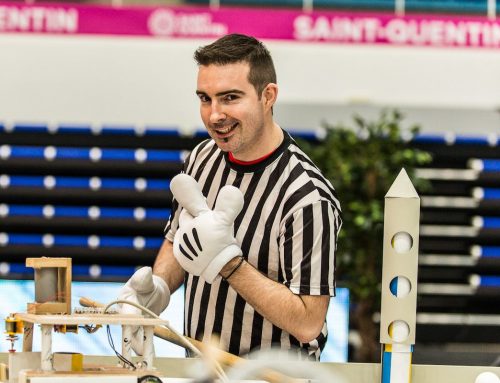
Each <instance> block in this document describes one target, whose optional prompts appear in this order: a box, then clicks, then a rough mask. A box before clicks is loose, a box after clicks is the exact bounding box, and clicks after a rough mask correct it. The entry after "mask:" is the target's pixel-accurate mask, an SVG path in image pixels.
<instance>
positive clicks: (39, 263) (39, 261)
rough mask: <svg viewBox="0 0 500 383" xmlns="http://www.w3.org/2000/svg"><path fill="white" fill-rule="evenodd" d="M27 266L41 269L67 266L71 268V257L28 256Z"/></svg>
mask: <svg viewBox="0 0 500 383" xmlns="http://www.w3.org/2000/svg"><path fill="white" fill-rule="evenodd" d="M26 267H33V268H35V269H39V268H42V267H67V268H71V258H47V257H40V258H26Z"/></svg>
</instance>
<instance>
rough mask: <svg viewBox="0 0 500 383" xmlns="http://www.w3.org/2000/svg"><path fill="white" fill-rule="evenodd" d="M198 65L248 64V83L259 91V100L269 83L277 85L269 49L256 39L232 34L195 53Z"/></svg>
mask: <svg viewBox="0 0 500 383" xmlns="http://www.w3.org/2000/svg"><path fill="white" fill-rule="evenodd" d="M194 59H195V60H196V62H197V63H198V65H204V66H208V65H227V64H234V63H238V62H247V63H248V64H249V66H250V71H249V73H248V82H249V83H250V84H252V85H253V87H254V88H255V90H256V91H257V95H258V96H259V99H260V97H261V95H262V91H263V90H264V88H265V87H266V86H267V84H269V83H274V84H276V83H277V80H276V70H275V69H274V64H273V59H272V58H271V54H270V53H269V51H268V50H267V48H266V47H265V46H264V44H262V43H261V42H260V41H259V40H257V39H256V38H254V37H251V36H246V35H241V34H236V33H235V34H231V35H226V36H224V37H221V38H220V39H218V40H217V41H215V42H213V43H212V44H209V45H205V46H203V47H200V48H198V49H197V50H196V52H195V53H194Z"/></svg>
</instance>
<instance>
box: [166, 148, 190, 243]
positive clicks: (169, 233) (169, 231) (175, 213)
mask: <svg viewBox="0 0 500 383" xmlns="http://www.w3.org/2000/svg"><path fill="white" fill-rule="evenodd" d="M196 149H198V148H195V149H194V150H193V151H192V152H191V153H189V155H188V156H187V157H186V159H185V161H184V166H183V170H182V173H188V169H189V168H190V164H192V161H191V159H192V156H193V153H196V152H197V150H196ZM180 213H181V206H180V205H179V203H178V202H177V201H176V199H175V198H173V197H172V208H171V209H170V217H169V218H168V221H167V224H166V225H165V228H164V229H163V234H164V235H165V238H166V239H168V240H169V241H170V242H174V235H175V232H176V231H177V227H178V226H179V215H180Z"/></svg>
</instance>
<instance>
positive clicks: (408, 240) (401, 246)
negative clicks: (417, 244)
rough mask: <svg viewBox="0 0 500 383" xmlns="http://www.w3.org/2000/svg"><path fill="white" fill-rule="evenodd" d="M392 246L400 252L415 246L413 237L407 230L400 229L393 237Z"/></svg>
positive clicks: (405, 251)
mask: <svg viewBox="0 0 500 383" xmlns="http://www.w3.org/2000/svg"><path fill="white" fill-rule="evenodd" d="M391 246H392V247H393V249H394V250H395V251H396V253H398V254H402V253H407V252H408V251H410V249H411V248H412V246H413V238H412V237H411V235H410V234H408V233H407V232H405V231H400V232H398V233H396V234H394V236H393V237H392V239H391Z"/></svg>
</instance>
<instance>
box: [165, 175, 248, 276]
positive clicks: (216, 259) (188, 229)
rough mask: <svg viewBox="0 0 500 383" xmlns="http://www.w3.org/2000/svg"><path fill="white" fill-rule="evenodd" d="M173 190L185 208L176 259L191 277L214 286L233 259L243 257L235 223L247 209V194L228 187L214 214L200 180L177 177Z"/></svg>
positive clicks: (173, 181)
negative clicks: (236, 235) (201, 188)
mask: <svg viewBox="0 0 500 383" xmlns="http://www.w3.org/2000/svg"><path fill="white" fill-rule="evenodd" d="M170 190H171V191H172V194H173V195H174V197H175V199H176V200H177V201H178V202H179V204H180V205H181V206H182V207H183V208H184V210H183V211H182V212H181V215H180V217H179V228H178V229H177V232H176V233H175V237H174V256H175V258H176V259H177V261H178V262H179V264H180V265H181V266H182V267H183V268H184V270H186V271H187V272H188V273H191V274H193V275H198V276H202V277H203V278H204V279H205V280H206V281H207V282H208V283H213V282H214V280H215V279H216V278H217V276H218V275H219V272H220V271H221V269H222V268H223V267H224V266H225V265H226V263H228V262H229V261H230V260H231V259H233V258H235V257H238V256H240V255H242V252H241V249H240V247H239V245H238V244H237V242H236V239H235V238H234V234H233V231H234V229H233V226H234V220H235V219H236V217H237V216H238V214H239V213H240V211H241V209H242V208H243V194H242V193H241V191H240V190H239V189H237V188H235V187H234V186H230V185H227V186H224V187H223V188H222V189H221V190H220V192H219V196H218V197H217V202H216V204H215V208H214V210H213V211H212V210H210V209H209V208H208V205H207V203H206V201H205V198H204V197H203V194H202V192H201V190H200V187H199V185H198V183H197V182H196V180H195V179H194V178H192V177H190V176H188V175H186V174H179V175H177V176H175V177H174V178H173V179H172V181H171V182H170Z"/></svg>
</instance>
